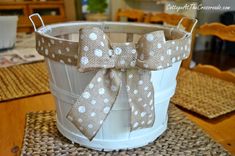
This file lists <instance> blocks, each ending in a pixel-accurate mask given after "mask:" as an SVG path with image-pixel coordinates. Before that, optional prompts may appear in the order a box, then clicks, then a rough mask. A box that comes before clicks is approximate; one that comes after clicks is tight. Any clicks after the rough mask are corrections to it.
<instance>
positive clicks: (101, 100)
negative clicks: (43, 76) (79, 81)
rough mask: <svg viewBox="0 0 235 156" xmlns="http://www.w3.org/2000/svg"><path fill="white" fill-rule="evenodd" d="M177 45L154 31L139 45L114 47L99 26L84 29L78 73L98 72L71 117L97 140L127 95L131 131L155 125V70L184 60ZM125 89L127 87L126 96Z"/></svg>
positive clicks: (71, 112) (71, 119) (143, 37)
mask: <svg viewBox="0 0 235 156" xmlns="http://www.w3.org/2000/svg"><path fill="white" fill-rule="evenodd" d="M173 42H174V43H172V42H168V43H167V42H166V41H165V35H164V32H163V31H155V32H152V33H149V34H146V35H143V36H142V37H141V38H140V39H139V41H138V43H137V44H134V43H111V42H110V40H109V38H108V37H107V36H106V34H105V33H104V32H103V31H102V30H100V29H99V28H84V29H81V30H80V31H79V45H80V46H79V58H80V59H79V60H78V69H79V71H80V72H88V71H92V70H95V71H97V73H96V75H95V76H94V77H93V79H92V80H91V82H90V83H89V84H88V85H87V87H86V88H85V90H84V91H83V93H82V95H81V96H80V98H79V99H78V100H77V101H76V103H75V104H74V105H73V107H72V108H71V110H70V111H69V113H68V114H67V118H68V119H69V120H70V121H71V122H72V123H73V124H74V125H75V126H76V127H77V128H78V129H79V130H80V131H81V132H82V133H83V134H84V135H85V136H86V137H87V138H88V139H90V140H92V139H93V138H94V136H95V135H96V133H97V132H98V131H99V129H100V127H101V126H102V123H103V122H104V121H105V119H106V117H107V116H108V114H109V113H110V111H111V110H112V107H113V105H114V103H115V102H116V99H117V97H118V96H123V97H124V96H126V95H127V97H128V103H129V105H130V108H131V118H130V123H131V125H130V126H131V131H133V130H136V129H141V128H148V127H151V126H152V125H153V124H154V119H155V111H154V90H153V84H152V82H151V70H158V69H162V68H165V67H168V66H170V65H171V64H172V63H173V62H175V61H176V59H177V60H180V58H181V57H180V58H176V56H181V55H178V54H177V53H179V52H178V51H179V50H177V49H176V50H175V49H172V48H175V45H177V46H178V45H179V44H180V42H179V43H175V41H173ZM167 44H168V45H167ZM182 44H185V43H182ZM166 47H168V48H166ZM165 51H167V53H166V52H165ZM174 51H175V52H174ZM185 52H186V53H182V57H187V56H186V55H188V54H189V51H188V50H186V49H185ZM173 58H175V60H174V59H173ZM121 87H125V88H126V89H125V90H124V92H123V91H122V90H121ZM118 102H126V101H118Z"/></svg>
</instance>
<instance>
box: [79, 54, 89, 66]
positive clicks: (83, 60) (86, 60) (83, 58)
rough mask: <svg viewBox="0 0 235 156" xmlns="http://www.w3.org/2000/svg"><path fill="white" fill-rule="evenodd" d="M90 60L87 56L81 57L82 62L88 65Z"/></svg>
mask: <svg viewBox="0 0 235 156" xmlns="http://www.w3.org/2000/svg"><path fill="white" fill-rule="evenodd" d="M88 62H89V60H88V58H87V57H86V56H83V57H81V63H82V64H84V65H86V64H87V63H88Z"/></svg>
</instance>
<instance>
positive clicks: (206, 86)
mask: <svg viewBox="0 0 235 156" xmlns="http://www.w3.org/2000/svg"><path fill="white" fill-rule="evenodd" d="M171 102H173V103H174V104H176V105H179V106H181V107H183V108H186V109H188V110H191V111H193V112H196V113H198V114H200V115H203V116H205V117H207V118H209V119H212V118H215V117H218V116H220V115H223V114H226V113H229V112H232V111H234V110H235V83H232V82H228V81H224V80H221V79H218V78H215V77H212V76H209V75H206V74H203V73H199V72H195V71H191V70H187V69H183V68H182V69H180V73H179V75H178V77H177V87H176V92H175V95H174V96H173V98H171Z"/></svg>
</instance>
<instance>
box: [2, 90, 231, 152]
mask: <svg viewBox="0 0 235 156" xmlns="http://www.w3.org/2000/svg"><path fill="white" fill-rule="evenodd" d="M39 110H55V105H54V99H53V96H52V95H51V94H44V95H38V96H33V97H28V98H22V99H18V100H12V101H8V102H2V103H0V125H1V128H0V156H14V155H19V154H20V151H19V150H20V149H21V146H22V141H23V136H24V126H25V115H26V113H27V112H32V111H39ZM183 112H184V114H186V116H187V117H188V118H189V119H190V120H192V121H193V122H195V123H196V124H197V125H199V126H200V127H201V128H202V129H204V131H205V132H207V133H208V134H209V135H210V136H211V137H212V138H213V139H215V140H216V141H217V142H218V143H220V144H222V145H223V146H224V148H225V149H227V150H228V151H229V152H230V153H232V154H233V155H235V112H233V113H230V114H228V115H225V116H223V117H219V118H218V119H215V120H207V119H203V118H200V117H198V116H196V115H195V114H190V113H189V112H186V111H183Z"/></svg>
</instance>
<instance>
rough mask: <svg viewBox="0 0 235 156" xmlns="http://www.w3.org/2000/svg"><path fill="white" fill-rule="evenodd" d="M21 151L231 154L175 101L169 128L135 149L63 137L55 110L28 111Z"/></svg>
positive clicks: (62, 153)
mask: <svg viewBox="0 0 235 156" xmlns="http://www.w3.org/2000/svg"><path fill="white" fill-rule="evenodd" d="M21 154H22V155H24V156H28V155H66V156H67V155H117V156H119V155H122V156H125V155H126V156H129V155H140V156H145V155H166V156H169V155H189V156H192V155H216V156H217V155H220V156H221V155H230V154H229V153H228V152H227V151H226V150H224V149H223V148H222V147H221V145H219V144H217V143H216V142H214V141H213V140H212V139H210V138H209V137H208V136H207V135H206V134H205V133H203V132H202V130H201V129H200V128H198V127H197V126H196V125H195V124H193V123H192V122H191V121H189V120H188V119H187V118H186V117H185V116H184V115H183V114H182V113H181V112H180V110H179V109H178V108H176V107H175V106H174V105H172V106H171V107H170V110H169V125H168V129H167V131H166V132H165V133H164V134H163V135H162V136H161V137H160V138H159V139H157V140H156V141H155V142H153V143H150V144H149V145H147V146H144V147H141V148H136V149H132V150H123V151H122V150H121V151H113V152H103V151H95V150H91V149H88V148H85V147H81V146H79V145H78V144H72V143H71V141H69V140H67V139H66V138H65V137H63V136H62V135H61V134H60V133H59V132H58V130H57V128H56V121H55V112H54V111H48V112H45V111H42V112H36V113H29V114H27V119H26V129H25V136H24V143H23V148H22V151H21Z"/></svg>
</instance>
